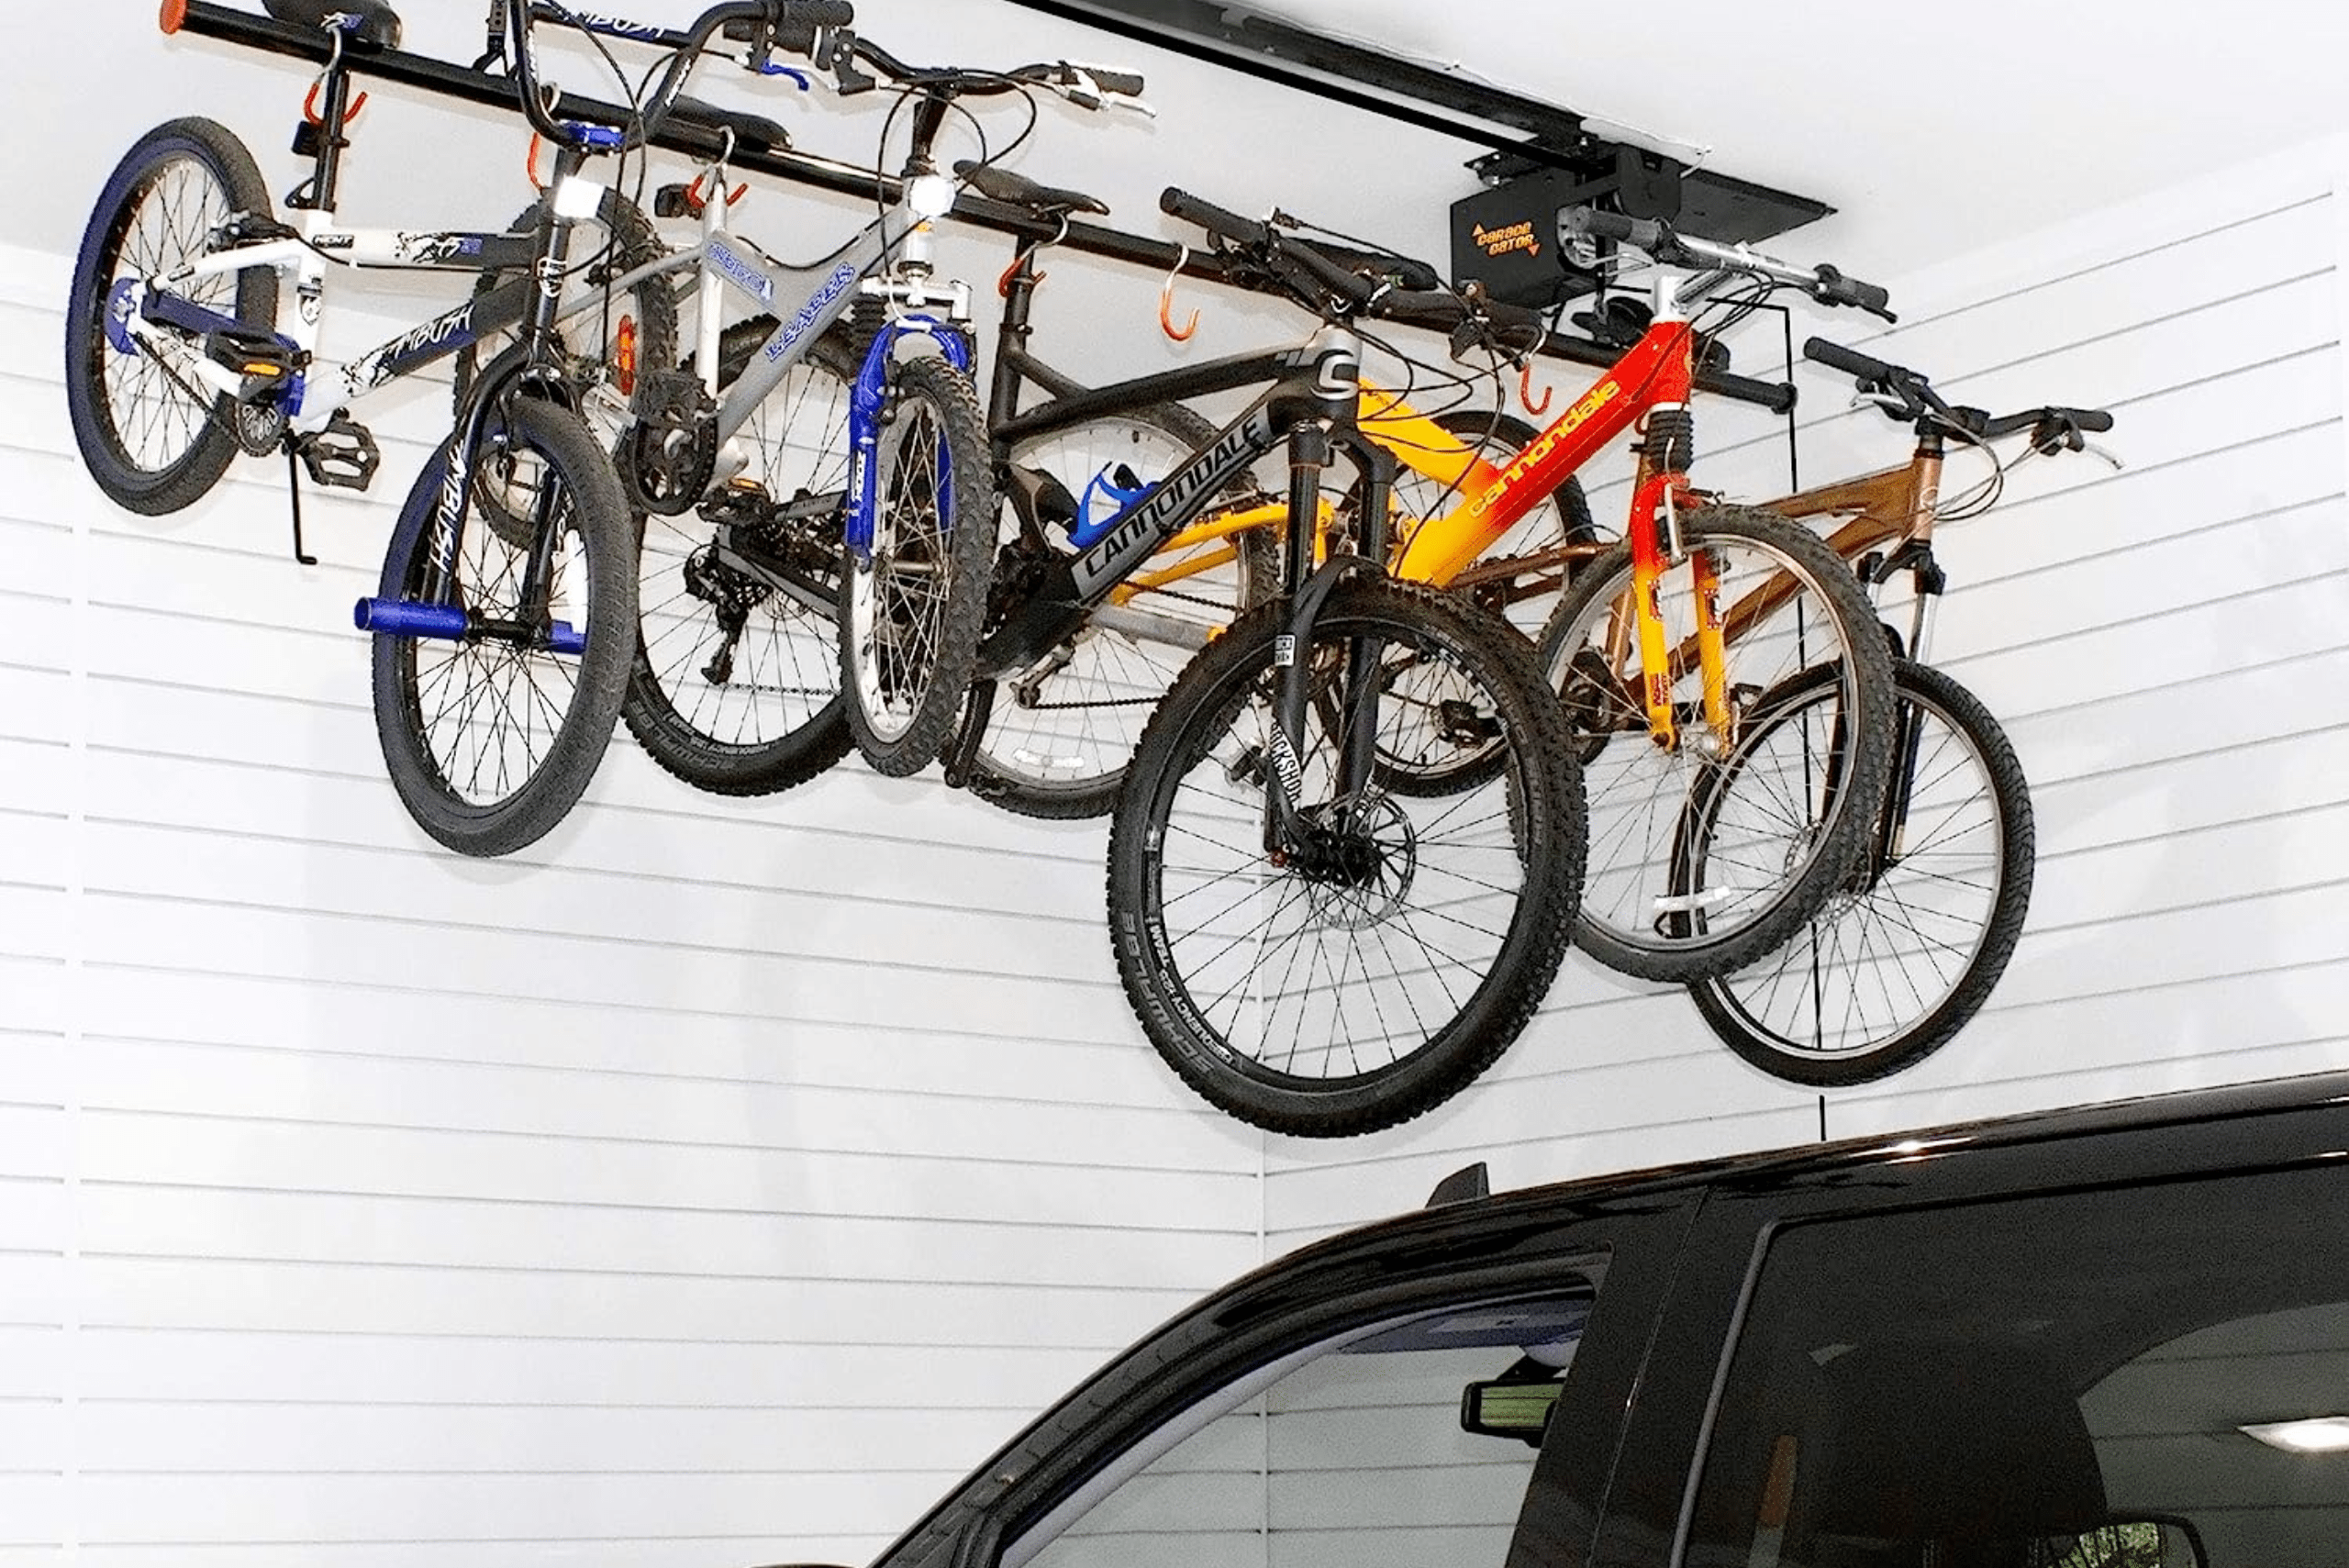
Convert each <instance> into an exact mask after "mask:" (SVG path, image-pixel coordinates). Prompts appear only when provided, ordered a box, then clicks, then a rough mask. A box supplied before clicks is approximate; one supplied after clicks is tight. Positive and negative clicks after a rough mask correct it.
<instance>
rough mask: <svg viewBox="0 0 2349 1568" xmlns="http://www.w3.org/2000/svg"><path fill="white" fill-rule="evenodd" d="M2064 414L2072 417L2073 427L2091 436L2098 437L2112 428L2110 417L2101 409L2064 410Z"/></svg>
mask: <svg viewBox="0 0 2349 1568" xmlns="http://www.w3.org/2000/svg"><path fill="white" fill-rule="evenodd" d="M2064 412H2065V413H2066V414H2069V415H2070V416H2071V417H2072V423H2073V425H2074V426H2075V427H2076V428H2079V429H2082V430H2086V431H2087V432H2088V433H2090V434H2091V435H2099V436H2100V435H2102V434H2104V433H2105V432H2106V431H2107V430H2110V429H2111V428H2112V416H2111V415H2110V414H2108V413H2106V412H2105V411H2104V410H2103V409H2101V408H2066V409H2065V410H2064Z"/></svg>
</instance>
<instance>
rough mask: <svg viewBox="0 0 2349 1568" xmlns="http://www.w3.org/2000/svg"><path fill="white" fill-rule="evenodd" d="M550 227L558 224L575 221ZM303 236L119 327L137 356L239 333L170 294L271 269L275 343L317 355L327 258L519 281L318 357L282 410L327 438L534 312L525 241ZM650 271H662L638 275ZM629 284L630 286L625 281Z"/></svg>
mask: <svg viewBox="0 0 2349 1568" xmlns="http://www.w3.org/2000/svg"><path fill="white" fill-rule="evenodd" d="M558 221H559V222H562V223H563V224H564V225H565V226H566V227H568V226H569V224H570V222H571V220H558ZM303 229H304V233H303V237H302V238H301V239H273V240H267V241H263V242H262V243H260V244H254V245H242V246H237V247H234V248H232V249H229V250H219V251H215V252H214V253H212V254H211V255H208V256H204V257H200V258H198V259H197V260H196V261H192V262H189V263H188V264H186V265H185V266H182V267H178V268H175V269H173V271H172V272H168V273H165V274H162V275H161V276H159V277H157V278H154V279H151V280H149V281H148V283H147V284H146V285H144V287H143V288H142V289H141V290H140V292H139V295H138V297H137V299H136V302H135V303H136V306H137V308H136V310H135V311H134V312H133V316H132V318H131V319H130V320H129V321H128V322H127V323H126V324H125V325H126V328H127V329H128V331H129V333H130V334H131V336H132V337H134V338H136V339H139V342H140V343H141V345H142V346H143V347H146V348H150V349H154V350H158V351H161V352H165V353H172V352H174V351H175V350H184V349H185V345H184V343H176V342H174V341H173V339H171V337H170V336H169V334H167V333H165V332H161V331H158V330H156V328H171V329H173V331H176V332H182V333H203V332H211V331H220V330H224V329H236V328H239V323H238V322H237V321H236V320H235V319H234V318H233V317H228V316H225V315H222V314H220V313H219V312H217V311H212V310H207V309H206V308H205V307H203V306H198V305H195V304H194V303H192V302H190V301H188V300H186V299H184V298H182V297H181V296H180V295H179V294H178V293H177V292H176V291H177V290H179V289H184V288H185V287H186V286H187V285H189V284H196V283H201V282H204V281H205V280H206V279H210V278H215V277H221V276H226V275H230V274H233V273H236V272H242V271H244V270H246V269H247V268H251V267H267V268H269V269H271V270H272V271H274V272H278V273H280V274H282V275H284V276H288V277H291V278H292V279H293V280H294V282H295V310H294V316H293V319H291V320H290V321H286V322H284V323H283V324H282V325H281V326H280V328H278V331H277V333H276V336H277V337H278V339H280V340H281V341H282V342H284V344H285V345H286V346H288V347H290V348H293V349H296V350H300V351H302V352H303V353H306V354H310V355H313V356H315V354H316V352H317V343H318V337H319V331H320V328H321V326H322V323H323V320H324V317H325V308H324V298H325V280H326V275H327V272H328V266H329V264H330V263H329V261H328V258H329V257H331V258H333V261H335V262H342V263H348V264H349V265H351V266H353V267H358V268H362V269H364V270H368V271H378V272H383V271H397V272H417V271H440V272H470V273H473V274H475V275H486V274H488V273H491V272H517V273H520V274H523V275H521V276H517V277H510V278H508V279H507V282H506V283H504V284H500V285H499V286H498V287H496V288H495V289H493V290H491V291H490V292H489V293H487V294H485V295H480V296H478V297H476V298H473V299H468V300H466V301H465V302H464V303H463V304H462V305H459V306H456V307H455V308H453V309H451V310H448V311H445V312H443V313H442V314H441V315H440V316H436V317H433V318H432V319H431V320H429V321H427V322H424V323H423V324H421V325H420V326H417V327H414V328H409V329H408V330H407V331H406V332H403V333H401V334H400V335H399V336H398V337H396V338H394V339H391V340H390V341H388V342H385V343H382V344H379V345H378V346H376V347H375V348H373V349H371V350H367V351H366V352H364V353H362V354H360V355H357V356H355V357H354V358H352V359H350V360H348V361H340V362H338V361H325V360H317V359H315V358H314V359H313V361H312V362H311V363H310V365H309V367H308V369H307V370H306V371H305V372H304V373H303V374H302V376H301V378H300V381H299V384H298V390H299V401H298V402H297V404H296V405H295V406H294V407H292V408H289V409H288V410H287V417H288V420H289V422H290V424H291V426H292V428H294V429H295V431H296V432H302V433H306V432H310V431H315V430H318V429H323V428H325V427H326V426H327V424H328V422H329V421H331V420H332V418H333V417H334V415H335V413H336V411H337V410H339V409H340V408H343V407H346V406H350V405H351V404H353V403H356V402H358V401H359V400H360V399H362V398H363V397H364V396H366V395H367V394H369V393H371V392H373V391H376V390H377V389H379V388H381V387H383V386H385V385H387V384H390V383H392V382H394V381H396V380H398V379H399V378H401V377H402V376H405V375H407V374H410V373H413V372H415V371H417V370H419V369H421V368H422V367H424V366H426V365H428V364H430V363H432V362H433V361H437V360H440V359H441V358H443V357H445V356H447V355H449V354H451V353H454V352H456V351H457V350H460V349H462V348H465V347H467V346H468V345H470V344H473V343H475V342H478V341H480V340H481V339H484V338H486V337H488V336H490V335H492V334H493V333H496V332H500V331H504V330H506V329H507V328H514V327H519V326H521V325H522V323H523V322H524V320H525V319H526V318H527V317H528V316H529V313H530V307H531V305H532V304H533V296H534V295H537V294H538V293H539V290H538V289H537V287H536V286H535V284H534V283H533V280H532V279H531V277H530V276H529V273H530V271H531V269H532V268H533V267H534V266H535V265H536V262H537V260H538V255H537V250H538V239H537V237H536V236H533V235H527V234H523V235H516V234H481V233H473V232H470V231H464V230H447V229H391V228H381V229H365V228H354V229H342V228H333V227H331V224H330V222H329V220H328V216H327V215H326V214H324V213H322V212H317V211H311V212H306V213H305V214H304V215H303ZM684 264H685V263H683V262H682V261H680V262H674V263H664V265H679V266H682V265H684ZM656 270H660V269H656V268H647V269H644V270H643V271H644V272H652V271H656ZM639 275H641V274H639ZM633 281H635V280H634V278H633V277H631V279H630V280H629V282H633ZM602 294H603V291H601V290H598V291H595V292H593V293H589V294H585V295H580V296H578V297H575V298H573V299H572V300H570V301H569V302H567V303H565V304H563V305H562V306H561V307H560V308H559V309H558V310H557V312H556V314H555V319H556V320H558V321H562V320H568V319H569V318H571V317H574V316H577V315H579V314H581V313H583V312H584V311H587V310H591V309H594V308H596V305H597V303H598V301H599V300H600V299H601V298H602ZM182 364H183V368H184V370H185V371H186V372H187V373H190V374H193V375H195V376H196V377H198V378H200V379H201V380H202V382H203V383H204V384H205V385H206V386H207V387H209V388H210V389H211V390H213V391H215V392H218V393H221V394H223V395H231V396H233V395H235V394H236V392H237V383H238V378H237V376H236V375H235V373H233V372H231V371H229V370H228V369H227V368H226V367H224V366H218V365H215V364H213V363H212V362H211V361H209V360H207V359H206V358H205V357H204V356H202V355H200V354H192V353H188V354H184V358H183V361H182ZM321 389H324V395H322V393H321Z"/></svg>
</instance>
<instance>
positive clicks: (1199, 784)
mask: <svg viewBox="0 0 2349 1568" xmlns="http://www.w3.org/2000/svg"><path fill="white" fill-rule="evenodd" d="M1418 651H1419V655H1420V656H1419V658H1417V659H1415V660H1413V661H1412V662H1411V668H1412V669H1413V670H1415V671H1417V672H1419V678H1421V679H1431V678H1433V677H1432V673H1433V672H1435V671H1437V670H1438V669H1440V668H1441V669H1444V670H1447V671H1448V672H1449V674H1448V676H1447V677H1446V678H1447V679H1448V680H1449V681H1450V682H1451V683H1452V684H1453V685H1454V686H1455V687H1457V686H1459V685H1463V684H1481V683H1479V682H1478V681H1477V680H1476V677H1475V675H1474V674H1473V673H1471V672H1469V671H1467V670H1466V669H1464V667H1463V666H1462V665H1461V664H1459V663H1458V662H1457V661H1456V659H1455V658H1454V657H1453V654H1452V651H1451V650H1449V649H1448V648H1444V647H1442V646H1441V645H1440V644H1438V643H1436V642H1435V641H1434V640H1433V639H1429V640H1428V641H1427V642H1426V643H1424V644H1423V645H1422V646H1420V647H1419V650H1418ZM1342 656H1343V650H1342V648H1341V647H1337V646H1325V647H1323V648H1320V649H1318V650H1317V651H1316V658H1317V662H1318V663H1320V664H1322V665H1324V666H1325V668H1326V675H1325V678H1335V674H1336V668H1337V663H1338V661H1339V660H1340V659H1341V658H1342ZM1269 657H1270V652H1269V650H1267V651H1266V658H1267V659H1269ZM1275 691H1276V682H1275V680H1274V679H1273V677H1272V676H1271V675H1270V673H1268V672H1267V671H1266V670H1265V669H1264V667H1263V666H1262V665H1261V664H1259V665H1256V666H1254V667H1252V668H1241V669H1240V670H1238V671H1236V672H1235V673H1234V675H1233V677H1232V685H1231V688H1230V695H1228V697H1227V698H1226V699H1225V700H1223V701H1221V702H1220V703H1216V704H1212V705H1208V706H1203V707H1202V708H1201V709H1200V710H1199V713H1200V721H1199V724H1198V727H1197V732H1196V733H1194V734H1193V735H1191V736H1189V737H1186V744H1185V745H1184V747H1183V748H1182V751H1181V752H1180V753H1179V754H1180V755H1181V756H1183V757H1185V758H1186V759H1187V762H1186V765H1184V766H1183V767H1181V768H1179V769H1178V770H1176V771H1175V773H1174V775H1173V776H1171V777H1169V778H1165V779H1163V780H1160V781H1157V782H1156V783H1155V784H1154V790H1155V794H1156V800H1155V802H1154V818H1155V821H1156V822H1157V823H1158V824H1160V825H1163V831H1162V833H1161V835H1160V838H1159V841H1158V845H1157V852H1156V853H1155V855H1153V856H1152V859H1151V863H1150V870H1149V873H1148V879H1147V883H1146V885H1145V891H1144V900H1145V910H1144V914H1145V919H1146V920H1147V921H1148V922H1149V923H1150V924H1151V926H1152V933H1151V946H1152V950H1153V951H1154V952H1156V953H1157V954H1158V955H1160V957H1159V960H1158V962H1160V963H1161V965H1162V967H1163V969H1164V970H1165V971H1166V972H1167V973H1166V978H1167V980H1168V982H1169V984H1170V986H1171V987H1174V988H1176V989H1178V990H1179V993H1180V995H1181V996H1182V998H1183V999H1184V1002H1185V1004H1186V1006H1187V1007H1188V1008H1189V1009H1190V1011H1191V1012H1192V1014H1193V1016H1194V1018H1195V1020H1196V1021H1197V1024H1198V1025H1201V1026H1204V1028H1203V1029H1201V1030H1200V1032H1202V1033H1204V1034H1206V1035H1207V1036H1208V1037H1209V1038H1210V1039H1211V1040H1213V1041H1215V1042H1217V1044H1218V1046H1219V1050H1220V1052H1221V1053H1222V1054H1223V1056H1224V1057H1225V1058H1226V1059H1227V1060H1228V1062H1229V1063H1230V1065H1231V1066H1232V1067H1234V1068H1235V1069H1237V1070H1239V1071H1241V1072H1242V1073H1247V1074H1248V1075H1250V1076H1252V1077H1254V1078H1256V1079H1258V1080H1260V1081H1264V1082H1267V1083H1271V1084H1285V1083H1288V1084H1309V1085H1311V1086H1313V1087H1317V1088H1326V1087H1328V1086H1329V1085H1330V1084H1331V1083H1332V1082H1333V1081H1342V1080H1352V1079H1363V1078H1368V1077H1373V1076H1376V1075H1379V1074H1383V1073H1387V1072H1391V1071H1392V1070H1394V1069H1395V1068H1396V1067H1397V1066H1399V1065H1400V1064H1401V1063H1402V1062H1404V1061H1406V1060H1407V1059H1408V1058H1409V1057H1411V1056H1413V1055H1414V1054H1416V1053H1417V1052H1419V1051H1421V1050H1422V1049H1423V1048H1424V1047H1426V1046H1427V1045H1429V1044H1430V1043H1431V1042H1432V1041H1433V1040H1435V1039H1437V1038H1438V1037H1439V1036H1441V1035H1442V1034H1443V1033H1444V1032H1445V1031H1447V1030H1448V1029H1450V1028H1451V1027H1452V1026H1453V1022H1454V1021H1455V1020H1456V1019H1457V1018H1458V1017H1459V1016H1460V1015H1461V1013H1462V1012H1463V1011H1464V1009H1466V1008H1467V1007H1469V1006H1472V1005H1473V1002H1474V999H1475V995H1477V994H1478V993H1479V992H1480V991H1481V990H1482V988H1483V987H1484V986H1485V985H1486V983H1487V982H1488V980H1489V979H1490V977H1491V976H1492V975H1493V973H1495V971H1496V969H1497V965H1498V962H1499V960H1500V956H1501V953H1502V951H1503V949H1504V948H1505V946H1506V945H1507V944H1508V941H1509V940H1510V934H1511V929H1512V925H1513V923H1514V921H1515V919H1516V917H1517V913H1518V909H1519V906H1520V901H1521V899H1522V897H1523V895H1524V894H1525V892H1526V869H1525V849H1524V844H1523V841H1522V829H1523V820H1522V814H1521V811H1520V808H1519V806H1518V805H1517V799H1518V798H1519V796H1518V788H1517V787H1516V786H1514V785H1513V784H1512V783H1511V780H1513V778H1514V774H1515V771H1516V768H1517V767H1518V766H1520V765H1521V764H1517V763H1514V762H1513V763H1512V768H1511V771H1510V773H1509V774H1508V775H1505V776H1504V777H1502V778H1497V779H1491V780H1487V781H1486V782H1485V783H1483V784H1478V785H1476V786H1475V787H1473V788H1470V789H1467V790H1464V791H1462V792H1460V793H1459V794H1457V795H1452V796H1450V797H1446V798H1441V799H1436V798H1405V797H1397V796H1393V795H1387V794H1386V793H1385V792H1383V791H1378V790H1375V789H1374V790H1372V791H1370V792H1369V793H1368V794H1366V795H1363V796H1360V797H1357V798H1354V799H1352V800H1341V799H1339V798H1337V797H1336V795H1335V794H1334V784H1335V781H1336V777H1337V773H1336V765H1337V760H1338V758H1339V757H1340V756H1341V754H1342V751H1343V748H1344V744H1345V740H1346V735H1345V733H1344V729H1343V727H1342V726H1341V727H1339V728H1336V729H1334V730H1333V728H1331V727H1330V726H1329V725H1327V724H1325V723H1321V722H1316V721H1314V720H1310V719H1308V724H1307V735H1306V739H1305V746H1304V751H1305V753H1306V754H1305V755H1304V756H1303V757H1301V758H1299V759H1298V761H1299V763H1300V766H1301V769H1302V779H1303V794H1302V795H1301V796H1300V800H1301V803H1302V804H1303V806H1305V808H1306V812H1307V815H1308V818H1309V819H1311V820H1313V821H1316V822H1319V823H1336V822H1338V821H1341V820H1348V821H1351V823H1352V824H1353V828H1352V837H1353V840H1354V841H1355V842H1356V843H1357V844H1366V845H1367V846H1369V847H1371V848H1373V849H1375V853H1370V854H1368V855H1366V856H1364V859H1363V860H1362V862H1360V863H1358V864H1355V865H1353V866H1350V867H1343V868H1341V874H1331V873H1330V868H1329V867H1328V866H1327V865H1326V864H1325V865H1323V866H1321V867H1315V866H1313V865H1309V864H1306V863H1302V862H1300V861H1298V860H1291V861H1290V862H1288V863H1287V864H1285V865H1284V864H1276V863H1275V861H1274V858H1273V857H1272V856H1271V855H1269V854H1268V852H1267V851H1266V849H1265V841H1264V840H1265V834H1264V806H1265V788H1266V780H1267V777H1268V768H1269V763H1268V762H1266V759H1267V758H1268V757H1269V756H1270V754H1271V740H1272V736H1273V732H1274V718H1273V713H1274V703H1275ZM1325 706H1326V707H1327V708H1328V709H1329V710H1330V711H1335V712H1339V713H1345V712H1348V711H1349V705H1347V704H1345V703H1344V702H1343V701H1342V700H1341V701H1340V702H1338V703H1337V704H1335V705H1316V709H1315V711H1316V712H1320V711H1323V710H1324V708H1325ZM1379 706H1380V717H1379V728H1380V737H1379V739H1380V740H1381V742H1382V744H1385V745H1391V746H1393V747H1395V748H1397V749H1403V748H1408V747H1409V746H1411V745H1412V744H1414V742H1413V741H1412V740H1411V739H1410V738H1409V736H1408V733H1407V732H1406V728H1405V727H1407V726H1408V725H1409V724H1410V723H1411V722H1412V720H1411V719H1410V717H1409V715H1410V712H1411V709H1410V708H1409V707H1408V706H1405V705H1400V704H1396V703H1390V702H1386V701H1384V700H1382V702H1381V703H1380V705H1379Z"/></svg>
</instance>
